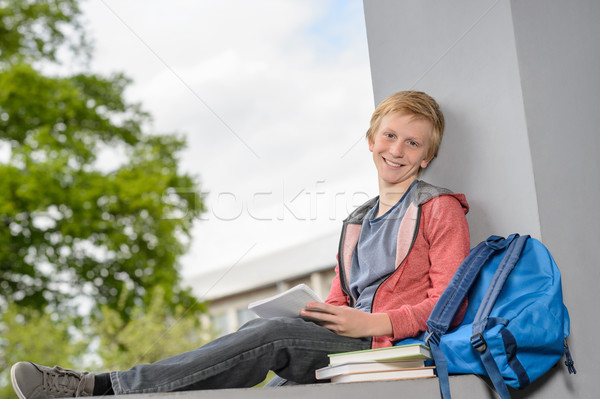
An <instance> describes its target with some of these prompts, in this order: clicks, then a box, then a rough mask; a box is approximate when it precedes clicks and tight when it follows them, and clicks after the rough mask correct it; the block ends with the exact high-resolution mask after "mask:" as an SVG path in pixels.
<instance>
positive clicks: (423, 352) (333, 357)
mask: <svg viewBox="0 0 600 399" xmlns="http://www.w3.org/2000/svg"><path fill="white" fill-rule="evenodd" d="M431 358H432V357H431V351H430V350H429V347H428V346H427V345H423V344H409V345H398V346H390V347H387V348H377V349H365V350H362V351H353V352H341V353H332V354H330V355H329V365H330V366H334V365H336V364H342V363H353V362H371V361H383V360H414V359H424V360H426V359H431Z"/></svg>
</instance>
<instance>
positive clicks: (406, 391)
mask: <svg viewBox="0 0 600 399" xmlns="http://www.w3.org/2000/svg"><path fill="white" fill-rule="evenodd" d="M450 387H451V390H452V393H453V397H456V398H477V399H495V398H497V397H498V396H497V395H496V393H495V391H494V390H493V388H490V387H488V385H487V383H486V381H485V380H484V379H482V378H479V377H477V376H474V375H465V376H452V377H450ZM142 397H144V398H148V397H151V398H176V399H191V398H194V399H196V398H200V399H204V398H206V399H208V398H210V399H225V398H227V399H253V398H256V399H258V398H286V399H307V398H311V399H319V398H323V399H332V398H344V399H375V398H392V397H393V398H398V399H404V398H406V399H416V398H424V399H431V398H441V396H440V389H439V385H438V379H437V378H423V379H413V380H398V381H378V382H356V383H351V384H314V385H294V386H283V387H273V388H245V389H220V390H210V391H188V392H173V393H155V394H136V395H123V396H122V399H125V398H126V399H136V398H142Z"/></svg>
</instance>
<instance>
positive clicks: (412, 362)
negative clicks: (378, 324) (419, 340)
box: [315, 344, 435, 383]
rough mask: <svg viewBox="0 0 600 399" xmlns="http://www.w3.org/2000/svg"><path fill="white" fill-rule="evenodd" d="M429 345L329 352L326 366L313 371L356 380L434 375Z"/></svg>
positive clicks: (325, 376)
mask: <svg viewBox="0 0 600 399" xmlns="http://www.w3.org/2000/svg"><path fill="white" fill-rule="evenodd" d="M430 359H431V352H430V350H429V348H428V347H427V346H425V345H421V344H410V345H400V346H392V347H389V348H380V349H367V350H363V351H356V352H344V353H334V354H331V355H329V366H327V367H323V368H321V369H318V370H316V371H315V375H316V377H317V379H319V380H328V379H331V382H336V383H341V382H358V381H380V380H400V379H407V378H426V377H434V376H435V367H429V366H427V365H426V362H427V361H428V360H430Z"/></svg>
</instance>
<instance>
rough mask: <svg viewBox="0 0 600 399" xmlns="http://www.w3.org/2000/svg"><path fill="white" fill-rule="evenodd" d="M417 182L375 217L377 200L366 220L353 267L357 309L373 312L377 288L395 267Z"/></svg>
mask: <svg viewBox="0 0 600 399" xmlns="http://www.w3.org/2000/svg"><path fill="white" fill-rule="evenodd" d="M416 183H417V180H415V181H414V182H413V183H412V184H411V186H410V187H409V188H408V190H407V191H406V192H405V193H404V195H403V196H402V198H401V199H400V201H398V202H397V203H396V204H395V205H394V206H393V207H392V208H391V209H390V210H388V211H387V212H386V213H385V214H383V215H381V216H380V217H378V218H377V219H374V217H375V215H377V211H378V210H379V201H377V203H376V204H375V206H374V207H373V208H372V209H371V210H370V211H369V212H368V213H367V215H366V216H365V219H364V220H363V223H362V229H361V231H360V237H359V238H358V244H357V245H356V247H355V248H354V252H353V254H352V266H351V268H350V292H351V293H352V296H353V297H354V298H356V305H355V308H356V309H359V310H362V311H365V312H370V311H371V306H372V303H373V296H374V295H375V291H376V290H377V287H379V285H380V284H381V283H382V282H383V280H385V279H386V278H387V277H388V276H389V275H390V274H392V273H393V272H394V270H396V265H395V263H396V247H397V240H398V229H399V228H400V223H402V218H403V217H404V214H405V213H406V209H407V208H408V206H409V205H410V203H411V202H412V201H413V198H414V192H415V190H413V188H414V187H415V185H416Z"/></svg>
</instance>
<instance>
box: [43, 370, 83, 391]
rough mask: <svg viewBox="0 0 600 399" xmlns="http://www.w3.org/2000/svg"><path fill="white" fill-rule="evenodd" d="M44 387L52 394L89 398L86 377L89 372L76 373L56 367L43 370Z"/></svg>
mask: <svg viewBox="0 0 600 399" xmlns="http://www.w3.org/2000/svg"><path fill="white" fill-rule="evenodd" d="M41 371H42V374H43V386H44V387H45V388H47V389H49V390H50V391H51V392H52V391H54V392H57V393H64V394H67V395H69V396H74V397H77V396H89V393H86V392H85V378H84V377H85V376H86V375H87V374H89V373H88V372H87V371H75V370H69V369H64V368H62V367H59V366H54V368H51V369H42V370H41Z"/></svg>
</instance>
